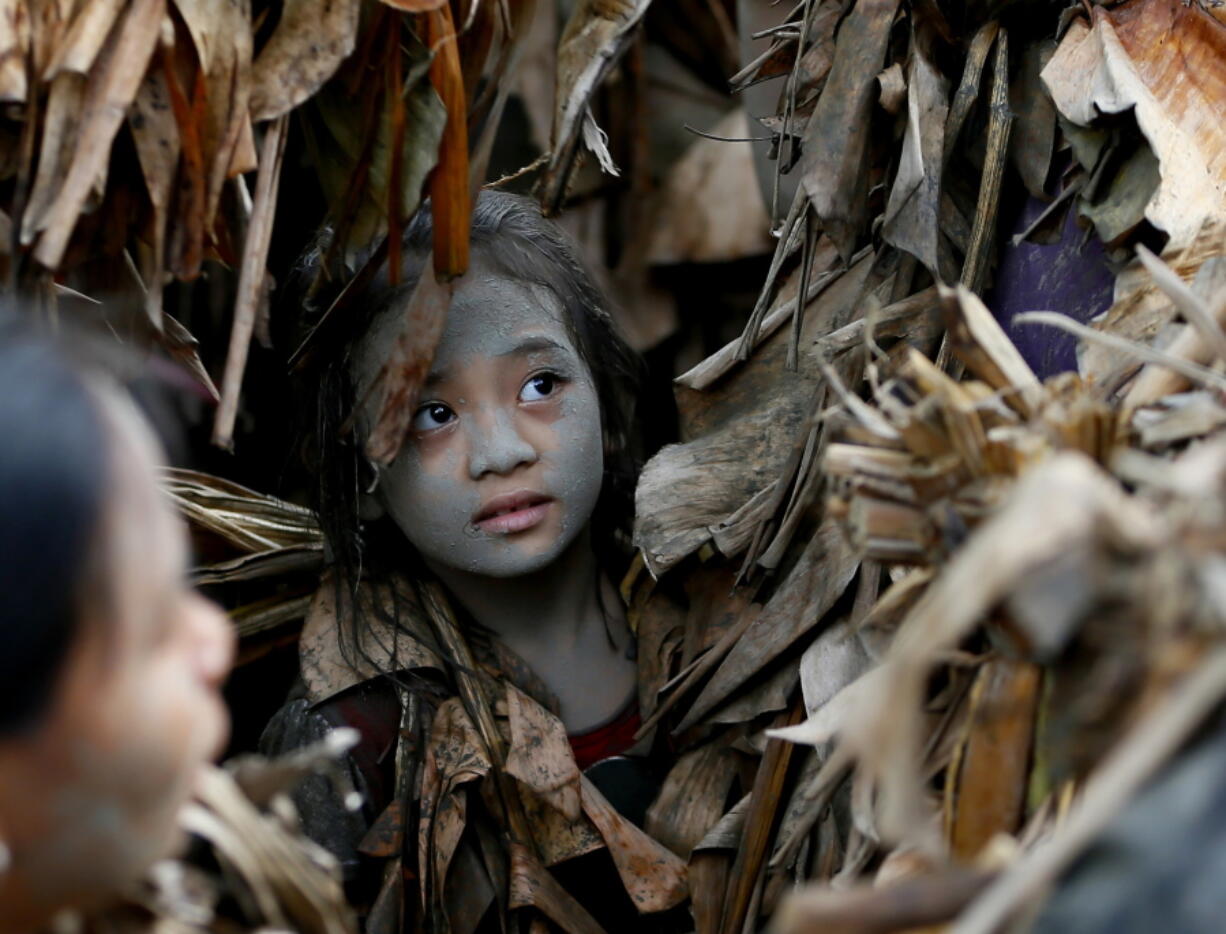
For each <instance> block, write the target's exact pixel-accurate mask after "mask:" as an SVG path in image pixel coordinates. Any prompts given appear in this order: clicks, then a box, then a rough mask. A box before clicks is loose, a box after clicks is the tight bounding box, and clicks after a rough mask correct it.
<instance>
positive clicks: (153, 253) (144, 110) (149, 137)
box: [128, 67, 181, 328]
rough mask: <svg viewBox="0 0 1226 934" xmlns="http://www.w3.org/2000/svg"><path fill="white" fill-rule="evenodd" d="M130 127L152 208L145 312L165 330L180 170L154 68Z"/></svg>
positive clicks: (166, 97) (173, 128)
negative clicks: (170, 232) (171, 224)
mask: <svg viewBox="0 0 1226 934" xmlns="http://www.w3.org/2000/svg"><path fill="white" fill-rule="evenodd" d="M128 126H129V127H130V128H131V130H132V139H133V141H134V142H135V144H136V157H137V158H138V159H139V160H140V167H141V173H142V174H143V175H144V177H145V187H146V189H147V190H148V192H149V203H150V204H151V205H152V206H153V221H152V223H153V233H152V238H153V243H152V249H151V250H150V256H149V260H148V264H147V265H146V266H145V268H144V269H143V270H142V273H143V277H144V280H145V312H146V314H148V316H149V320H150V321H151V322H153V325H154V327H157V328H161V326H162V287H163V284H164V282H165V278H166V223H167V219H168V216H169V211H170V202H171V199H172V198H173V197H174V186H175V179H176V177H177V174H178V169H179V151H180V148H181V147H180V144H179V128H178V124H177V123H176V121H175V114H174V109H173V107H172V106H171V102H170V89H169V88H168V87H167V86H166V76H165V75H164V74H163V73H162V71H161V70H160V69H159V68H157V67H153V68H150V70H149V73H148V74H147V75H145V80H144V81H142V82H141V86H140V89H139V90H138V91H137V92H136V100H134V101H133V102H132V112H131V113H130V114H129V115H128Z"/></svg>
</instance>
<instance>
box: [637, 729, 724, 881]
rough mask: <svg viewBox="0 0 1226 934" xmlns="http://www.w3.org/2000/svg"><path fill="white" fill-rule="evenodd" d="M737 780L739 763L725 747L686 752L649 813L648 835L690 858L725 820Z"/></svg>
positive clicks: (716, 745)
mask: <svg viewBox="0 0 1226 934" xmlns="http://www.w3.org/2000/svg"><path fill="white" fill-rule="evenodd" d="M735 778H736V760H735V759H734V758H733V754H732V752H731V751H730V750H728V749H727V748H725V747H723V745H722V744H720V743H717V742H712V743H706V744H704V745H702V746H699V747H698V748H697V749H694V750H691V751H690V752H687V753H685V754H684V755H683V756H681V758H679V759H678V760H677V764H676V765H674V766H673V767H672V769H671V770H670V771H669V773H668V777H667V778H665V779H664V784H663V785H662V786H661V787H660V793H659V795H658V796H657V797H656V800H655V801H654V802H653V803H652V805H651V807H650V808H649V809H648V811H647V821H646V824H645V829H646V831H647V833H649V834H650V835H651V836H652V838H654V839H656V840H659V841H660V842H661V843H663V844H664V845H665V846H667V847H668V848H669V849H670V850H672V851H673V852H674V853H676V854H677V855H678V856H680V857H683V858H687V859H688V858H689V856H690V854H691V852H692V851H693V849H694V847H695V846H697V845H698V844H699V842H701V841H702V839H703V837H705V836H706V835H707V833H708V832H709V831H710V830H711V828H712V827H714V826H715V824H716V822H717V821H718V820H719V819H720V818H721V817H723V815H724V805H725V802H726V800H727V798H728V793H729V791H731V789H732V783H733V781H734V780H735Z"/></svg>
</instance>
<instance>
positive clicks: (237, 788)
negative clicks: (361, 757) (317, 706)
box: [54, 730, 358, 934]
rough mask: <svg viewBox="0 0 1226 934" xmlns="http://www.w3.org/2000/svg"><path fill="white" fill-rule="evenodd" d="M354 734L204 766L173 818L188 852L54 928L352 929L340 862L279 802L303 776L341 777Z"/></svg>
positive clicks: (143, 931)
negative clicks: (112, 901)
mask: <svg viewBox="0 0 1226 934" xmlns="http://www.w3.org/2000/svg"><path fill="white" fill-rule="evenodd" d="M356 738H357V737H356V736H355V735H353V731H351V730H348V731H347V730H336V731H334V733H333V734H331V735H329V736H327V737H325V739H323V740H322V741H321V742H319V743H318V744H316V745H314V746H311V747H307V748H304V749H302V750H299V751H298V752H296V753H294V754H292V755H291V756H288V757H286V758H284V759H276V760H268V759H263V758H262V757H258V756H245V757H242V758H241V759H236V760H234V761H232V762H231V763H229V764H228V766H227V767H226V768H224V769H222V768H208V769H206V770H205V771H204V772H202V773H201V775H200V777H199V781H198V783H197V787H196V791H195V795H194V797H193V799H192V800H191V801H189V802H188V803H187V804H186V805H185V806H184V808H183V811H182V814H181V816H180V824H181V826H182V828H183V830H184V831H185V832H186V833H187V834H188V835H189V836H190V837H191V838H192V840H193V843H194V845H193V847H192V849H191V850H190V856H185V857H181V858H177V859H167V860H163V861H161V862H158V863H156V864H154V866H153V867H152V868H151V869H150V870H149V873H148V874H147V876H146V877H145V879H144V880H143V881H142V882H141V883H140V884H139V885H137V886H136V887H134V889H133V891H132V892H131V893H129V894H128V895H127V896H126V898H125V899H124V900H123V901H121V902H120V903H119V904H118V905H116V906H114V907H111V908H108V909H107V910H106V911H104V912H102V913H100V914H96V915H78V914H76V913H72V914H68V913H65V914H63V915H61V916H59V917H57V918H56V920H55V922H54V930H56V931H65V930H71V931H80V932H82V934H93V932H99V934H101V932H121V934H155V932H161V931H180V932H183V934H237V932H242V931H252V932H254V931H261V930H269V929H276V930H286V931H295V932H301V934H357V930H358V927H357V923H356V918H355V917H354V915H353V912H352V910H351V909H350V907H349V905H348V903H347V902H346V899H345V892H344V889H343V887H342V884H341V876H340V867H339V865H338V864H337V862H336V860H335V859H334V858H333V857H332V855H331V854H330V853H328V852H327V851H326V850H324V849H322V848H321V847H319V846H318V845H316V844H315V843H313V842H311V841H310V840H308V839H307V838H306V837H305V836H303V835H302V833H301V831H300V830H299V828H298V815H297V814H296V812H295V810H294V805H293V803H292V801H291V800H290V798H289V792H290V790H291V789H292V788H293V787H294V785H296V784H297V782H298V781H299V780H300V779H302V778H303V777H304V776H306V775H311V774H316V773H320V774H324V775H335V776H336V780H338V781H342V782H343V779H342V778H341V775H342V773H341V772H340V771H339V770H338V763H339V759H340V756H341V755H342V754H343V753H344V752H345V751H346V750H347V749H349V748H350V747H351V746H352V745H353V743H354V742H355V741H356ZM343 787H347V788H348V790H347V792H346V793H347V794H349V795H353V794H355V792H353V789H352V788H351V787H348V786H343Z"/></svg>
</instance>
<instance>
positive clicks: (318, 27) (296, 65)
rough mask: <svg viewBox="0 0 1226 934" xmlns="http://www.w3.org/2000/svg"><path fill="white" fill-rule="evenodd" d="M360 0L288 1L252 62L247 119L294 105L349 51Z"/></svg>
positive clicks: (277, 113)
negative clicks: (270, 33) (249, 113)
mask: <svg viewBox="0 0 1226 934" xmlns="http://www.w3.org/2000/svg"><path fill="white" fill-rule="evenodd" d="M360 9H361V4H360V2H358V0H324V2H323V3H317V2H311V0H288V2H286V3H285V5H284V7H283V8H282V10H281V19H280V20H279V21H278V23H277V28H276V31H275V32H273V34H272V35H271V36H269V38H268V42H266V43H265V45H264V47H263V48H262V49H261V50H260V54H259V56H258V57H257V58H256V60H255V62H254V63H253V64H252V66H251V119H253V120H257V121H259V120H271V119H273V118H274V117H279V116H281V115H282V114H283V113H286V112H287V111H289V110H291V109H292V108H294V107H297V106H298V105H299V104H301V103H302V102H303V101H304V100H306V99H307V98H309V97H310V96H311V95H313V94H314V93H315V92H316V91H318V90H319V89H320V87H322V86H323V84H324V82H325V81H327V80H328V79H329V78H330V77H332V75H333V74H334V73H335V72H336V69H337V68H338V67H339V66H340V64H341V62H342V61H344V60H345V58H346V57H348V55H349V54H350V53H351V52H352V51H353V47H354V43H355V41H356V39H357V32H358V12H359V10H360Z"/></svg>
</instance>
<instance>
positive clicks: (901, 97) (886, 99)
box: [877, 62, 907, 114]
mask: <svg viewBox="0 0 1226 934" xmlns="http://www.w3.org/2000/svg"><path fill="white" fill-rule="evenodd" d="M877 84H878V85H880V87H881V91H880V93H879V94H878V96H877V103H879V104H880V105H881V109H882V110H884V111H885V112H886V113H890V114H897V113H898V112H899V111H900V110H902V105H903V104H904V103H905V102H906V100H907V79H906V77H905V76H904V75H903V73H902V65H900V64H898V62H895V63H894V64H893V65H891V66H890V67H889V68H887V69H886V70H885V71H883V72H882V73H881V74H879V75H878V76H877Z"/></svg>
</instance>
